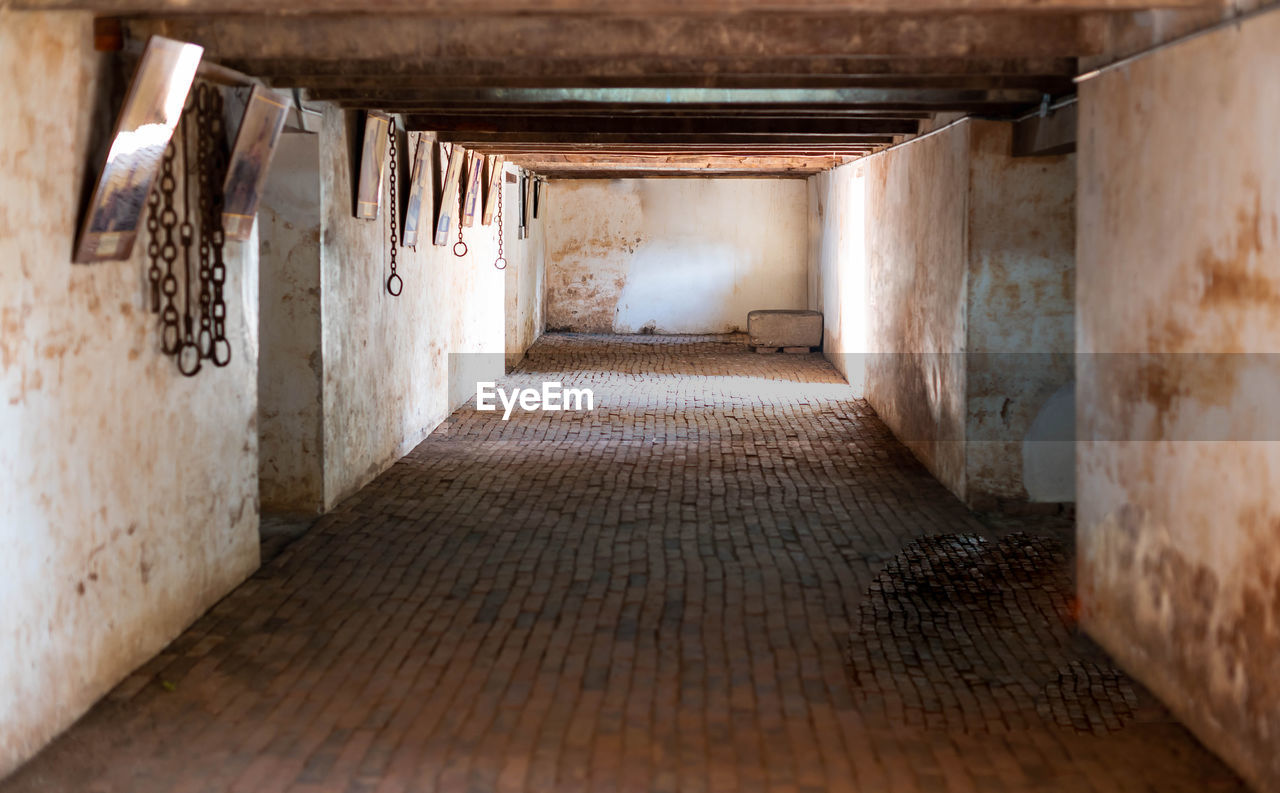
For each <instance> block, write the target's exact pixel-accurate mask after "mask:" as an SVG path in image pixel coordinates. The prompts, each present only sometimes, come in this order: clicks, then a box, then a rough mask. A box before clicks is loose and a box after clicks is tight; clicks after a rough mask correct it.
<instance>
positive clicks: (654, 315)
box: [546, 179, 808, 333]
mask: <svg viewBox="0 0 1280 793" xmlns="http://www.w3.org/2000/svg"><path fill="white" fill-rule="evenodd" d="M550 193H551V194H550V200H549V206H548V209H549V213H548V216H547V217H548V227H547V231H546V234H547V287H546V294H547V327H548V328H551V329H558V330H573V331H587V332H598V333H599V332H603V333H727V332H732V331H738V330H745V329H746V322H747V312H749V311H752V310H754V309H764V308H804V307H805V302H806V298H805V292H806V280H805V279H806V272H805V246H806V244H807V236H806V235H807V225H806V220H805V213H806V211H807V209H808V202H807V198H806V193H805V183H804V182H803V181H801V180H798V179H616V180H581V181H577V180H564V181H557V182H553V183H552V184H551V191H550Z"/></svg>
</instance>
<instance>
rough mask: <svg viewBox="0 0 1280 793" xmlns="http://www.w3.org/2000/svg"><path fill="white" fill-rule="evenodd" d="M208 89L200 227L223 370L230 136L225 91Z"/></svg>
mask: <svg viewBox="0 0 1280 793" xmlns="http://www.w3.org/2000/svg"><path fill="white" fill-rule="evenodd" d="M202 87H205V88H208V103H209V104H208V113H207V115H206V117H205V120H204V123H202V124H201V125H200V133H201V137H202V139H203V140H205V141H207V146H208V152H209V160H208V163H207V167H208V169H209V177H208V184H209V216H208V220H207V222H206V223H205V225H203V226H202V227H201V233H202V234H204V235H207V237H208V240H209V255H210V262H209V287H210V290H211V291H212V295H211V299H210V302H209V315H210V320H211V322H210V324H211V326H212V334H211V338H210V340H209V348H208V350H207V351H206V352H207V355H206V357H208V359H209V360H210V361H211V362H212V363H213V365H214V366H218V367H222V366H226V365H227V364H229V363H231V342H230V341H228V340H227V302H226V299H225V297H224V295H223V289H224V287H225V286H226V283H227V265H226V261H225V260H224V259H223V246H224V244H225V242H226V234H225V233H224V232H223V229H222V207H223V204H224V203H225V199H226V196H225V195H224V194H223V192H222V186H223V182H224V181H225V180H226V177H227V148H226V145H227V136H226V125H225V122H224V121H223V119H224V115H223V107H224V106H223V101H222V91H221V90H220V89H218V88H215V87H214V86H211V85H210V86H202Z"/></svg>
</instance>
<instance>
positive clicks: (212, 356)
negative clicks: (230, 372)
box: [209, 336, 231, 366]
mask: <svg viewBox="0 0 1280 793" xmlns="http://www.w3.org/2000/svg"><path fill="white" fill-rule="evenodd" d="M222 350H226V355H219V352H220V351H222ZM209 360H210V361H213V365H214V366H226V365H227V364H229V363H231V342H230V341H228V340H227V338H226V337H225V336H217V337H215V338H214V340H213V342H212V343H211V344H210V345H209Z"/></svg>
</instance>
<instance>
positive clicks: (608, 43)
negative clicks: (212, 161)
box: [125, 8, 1106, 62]
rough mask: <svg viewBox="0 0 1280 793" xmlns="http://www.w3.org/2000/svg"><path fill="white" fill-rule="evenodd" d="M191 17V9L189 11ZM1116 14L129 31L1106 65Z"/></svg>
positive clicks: (426, 19) (260, 42)
mask: <svg viewBox="0 0 1280 793" xmlns="http://www.w3.org/2000/svg"><path fill="white" fill-rule="evenodd" d="M186 10H187V11H190V10H191V9H190V8H188V9H186ZM1105 16H1106V15H1089V14H1085V15H1081V14H1063V13H1044V14H1035V15H1025V14H1023V15H1014V14H984V13H936V14H934V13H929V14H904V13H895V14H883V15H881V14H857V13H842V14H738V15H733V16H724V17H716V18H714V19H707V18H704V17H700V16H697V15H682V16H654V15H644V16H635V15H627V16H621V15H610V16H600V17H593V16H563V17H557V16H554V15H545V14H543V15H524V16H520V15H512V16H494V17H487V16H471V17H431V16H428V15H422V14H415V15H402V16H395V15H387V14H383V15H355V14H349V15H342V14H334V15H317V14H310V15H303V16H296V17H281V16H267V15H249V14H246V15H225V14H224V15H221V16H204V15H199V14H185V15H182V16H174V17H164V18H135V19H129V20H126V21H125V30H126V33H127V34H128V35H129V36H130V37H131V38H134V39H145V38H146V37H147V36H149V35H152V34H159V35H163V36H168V37H170V38H175V39H179V40H181V41H190V42H193V43H196V44H200V45H202V46H204V47H205V51H206V56H207V57H209V58H212V59H214V60H217V61H220V62H227V61H239V60H245V59H254V58H258V59H262V58H268V59H282V58H310V59H315V60H324V61H343V60H368V59H369V58H370V57H371V55H372V54H373V53H377V54H378V56H379V57H380V58H381V59H382V60H385V61H395V60H398V59H401V58H411V59H419V60H421V59H424V58H492V57H494V56H495V52H501V53H502V55H504V56H507V57H512V58H529V57H538V58H556V59H565V58H614V59H625V58H653V57H667V58H745V57H773V58H776V57H801V56H802V57H813V56H841V57H847V56H849V55H860V56H907V57H926V56H927V57H952V58H1070V57H1078V56H1082V55H1093V54H1097V50H1098V47H1099V43H1098V41H1097V39H1098V36H1097V35H1096V34H1097V33H1098V32H1099V31H1100V30H1102V29H1104V26H1105Z"/></svg>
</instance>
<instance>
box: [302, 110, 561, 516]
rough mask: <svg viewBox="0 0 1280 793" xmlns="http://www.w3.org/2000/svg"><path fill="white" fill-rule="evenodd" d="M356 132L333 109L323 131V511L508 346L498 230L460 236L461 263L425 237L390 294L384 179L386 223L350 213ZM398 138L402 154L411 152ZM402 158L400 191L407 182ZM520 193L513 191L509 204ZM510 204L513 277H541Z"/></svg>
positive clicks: (398, 451) (456, 399) (432, 421)
mask: <svg viewBox="0 0 1280 793" xmlns="http://www.w3.org/2000/svg"><path fill="white" fill-rule="evenodd" d="M361 127H362V124H361V117H360V115H359V114H358V113H355V112H342V111H340V110H338V109H337V108H333V107H328V108H327V109H326V110H325V114H324V122H323V129H322V130H321V133H320V163H321V190H322V194H323V202H324V221H323V243H322V265H321V280H322V285H323V286H322V298H321V300H322V304H321V310H322V312H323V316H324V321H323V334H322V335H323V346H322V354H323V361H324V364H323V368H324V386H323V388H324V397H323V398H324V460H325V462H324V479H325V501H326V507H328V506H332V505H333V504H336V503H337V502H338V501H339V500H341V499H342V498H344V497H345V496H347V495H350V494H351V493H353V492H355V490H357V489H358V488H359V487H361V486H362V485H364V484H365V483H367V482H368V481H369V480H371V479H372V478H373V477H374V476H376V475H377V474H378V473H380V472H381V471H383V470H385V469H386V468H387V467H388V466H390V465H391V464H392V463H393V462H395V461H396V460H397V459H399V458H400V457H402V456H403V455H404V454H406V453H407V452H408V451H409V450H411V449H412V448H413V447H414V446H416V445H417V444H418V443H420V442H421V441H422V440H423V439H424V438H425V437H426V436H427V435H428V434H429V433H430V432H431V430H433V429H434V428H435V427H436V426H437V425H439V424H440V422H442V421H443V420H444V419H445V417H447V416H448V415H449V413H450V412H451V411H452V410H453V409H454V408H456V407H457V406H458V405H460V404H462V402H464V401H466V400H467V399H468V398H470V397H474V396H475V382H476V380H477V379H478V378H487V379H494V377H496V376H498V375H501V373H502V370H503V360H504V353H505V352H506V351H507V348H506V338H505V336H506V331H505V329H506V327H507V319H506V318H505V317H504V313H505V309H506V306H507V299H506V295H505V289H506V276H505V275H504V274H503V273H502V272H500V271H499V270H496V269H494V267H493V260H494V259H495V258H496V256H497V233H498V231H497V224H496V223H494V224H492V225H490V226H480V225H478V224H477V225H476V226H474V227H472V228H469V229H466V230H465V232H464V236H465V239H466V242H467V245H468V248H469V251H468V254H467V255H466V256H465V257H464V258H458V257H455V256H454V255H453V253H452V252H451V248H450V247H436V246H434V245H432V244H430V238H429V237H424V238H422V239H421V241H420V242H419V244H418V246H417V250H416V251H414V250H412V249H409V248H401V249H400V250H399V254H398V271H399V273H400V274H401V276H402V277H403V279H404V293H403V294H401V295H400V296H399V297H392V296H390V295H388V294H387V292H386V289H385V281H386V278H387V275H388V274H389V272H390V265H389V255H388V251H389V246H388V244H387V240H388V239H389V229H388V221H387V215H386V207H387V206H388V202H389V195H388V193H389V190H390V185H389V184H388V182H389V180H386V179H384V189H383V192H384V194H383V212H382V215H381V217H380V219H379V220H377V221H367V220H357V219H356V218H354V217H353V216H352V203H353V198H352V186H351V175H352V174H353V173H355V172H356V171H357V169H358V156H359V141H360V132H361ZM414 134H415V136H416V133H414ZM400 136H401V137H400V141H401V142H400V150H401V151H409V150H410V147H408V146H406V145H405V136H404V133H400ZM407 159H408V158H407V157H401V171H400V180H399V183H400V184H401V185H406V184H408V181H409V177H408V164H407V163H405V162H404V161H405V160H407ZM401 192H403V191H401ZM513 196H514V188H510V189H509V192H508V193H507V194H506V197H507V198H512V197H513ZM504 204H505V206H504V209H505V214H506V231H507V239H506V243H507V244H506V254H507V258H508V259H509V260H511V263H512V264H511V266H512V267H514V268H516V272H520V268H533V269H534V270H535V271H536V268H537V267H538V260H537V258H536V256H534V255H533V253H532V249H533V248H535V247H536V246H535V245H532V244H513V238H514V236H515V228H516V220H515V219H516V214H515V213H516V209H515V202H514V201H504ZM428 232H429V229H428V230H425V231H424V232H423V233H424V234H426V233H428ZM451 243H452V240H451ZM535 275H536V273H535ZM517 306H518V308H520V310H524V306H523V304H520V303H518V302H517ZM514 324H515V325H516V326H519V325H520V324H521V323H519V322H517V323H514Z"/></svg>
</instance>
